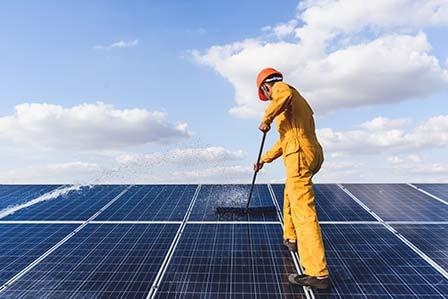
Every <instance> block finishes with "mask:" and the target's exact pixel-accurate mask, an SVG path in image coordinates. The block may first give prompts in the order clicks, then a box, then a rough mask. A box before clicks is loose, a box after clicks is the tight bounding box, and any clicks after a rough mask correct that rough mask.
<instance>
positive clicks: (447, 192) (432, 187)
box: [414, 184, 448, 218]
mask: <svg viewBox="0 0 448 299" xmlns="http://www.w3.org/2000/svg"><path fill="white" fill-rule="evenodd" d="M414 185H415V186H417V187H418V188H421V189H423V190H425V191H427V192H429V193H431V194H432V195H435V196H437V197H439V198H441V199H443V200H445V201H446V202H448V184H414ZM447 218H448V217H447Z"/></svg>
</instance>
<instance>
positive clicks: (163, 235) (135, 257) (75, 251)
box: [1, 224, 179, 298]
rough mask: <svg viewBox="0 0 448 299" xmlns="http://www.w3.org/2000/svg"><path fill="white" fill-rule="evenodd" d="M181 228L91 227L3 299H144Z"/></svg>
mask: <svg viewBox="0 0 448 299" xmlns="http://www.w3.org/2000/svg"><path fill="white" fill-rule="evenodd" d="M178 227H179V225H178V224H163V225H161V224H149V225H148V224H134V225H129V224H102V225H97V224H89V225H87V226H86V227H84V228H83V229H82V230H81V231H80V232H79V233H77V234H76V235H75V236H73V237H72V238H71V239H69V240H68V241H67V242H66V243H64V244H63V245H62V246H61V247H59V248H58V249H57V250H56V251H55V252H53V253H52V254H51V255H49V256H48V257H47V258H46V259H44V260H43V261H42V262H41V263H39V264H38V265H37V266H36V267H35V268H33V269H32V270H31V271H29V272H28V273H26V274H25V275H24V276H22V278H21V279H20V280H18V281H16V282H15V283H14V284H12V285H11V286H10V287H9V288H8V289H6V290H5V292H4V293H2V294H1V296H5V297H11V298H46V297H51V298H70V297H75V298H80V297H82V298H86V297H88V298H93V297H95V298H96V297H110V298H118V297H121V296H123V297H129V298H144V297H145V296H146V294H147V293H148V292H149V289H150V287H151V283H152V280H153V279H154V277H155V275H156V274H157V271H158V270H159V268H160V265H161V263H162V261H163V259H164V257H165V255H166V254H167V251H168V248H169V246H170V245H171V243H172V240H173V238H174V235H175V234H176V231H177V229H178Z"/></svg>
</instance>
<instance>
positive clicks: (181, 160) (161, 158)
mask: <svg viewBox="0 0 448 299" xmlns="http://www.w3.org/2000/svg"><path fill="white" fill-rule="evenodd" d="M245 156H246V154H245V152H244V151H242V150H237V151H231V150H228V149H225V148H223V147H207V148H185V149H174V150H171V151H168V152H155V153H148V154H141V155H135V154H124V155H120V156H118V157H117V158H116V160H117V162H119V163H122V164H128V163H130V164H140V165H143V164H152V165H155V164H156V165H163V164H177V165H179V164H180V165H183V166H185V165H187V166H188V165H191V164H206V163H219V162H227V161H234V160H241V159H243V158H244V157H245Z"/></svg>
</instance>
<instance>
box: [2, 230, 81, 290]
mask: <svg viewBox="0 0 448 299" xmlns="http://www.w3.org/2000/svg"><path fill="white" fill-rule="evenodd" d="M76 227H77V225H73V224H58V225H54V224H10V223H8V224H5V223H0V286H2V285H3V284H4V283H6V282H7V281H8V280H9V279H11V278H12V277H13V276H14V275H16V274H17V273H19V272H20V271H22V270H23V269H25V268H26V267H27V266H28V265H29V264H30V263H31V262H33V261H34V260H35V259H37V258H38V257H39V256H41V255H42V254H43V253H45V252H46V251H47V250H48V249H50V248H51V247H52V246H54V245H55V244H56V243H58V242H59V241H60V240H62V239H63V238H64V237H65V236H66V235H68V234H69V233H70V232H72V231H73V230H74V229H75V228H76ZM0 296H1V295H0Z"/></svg>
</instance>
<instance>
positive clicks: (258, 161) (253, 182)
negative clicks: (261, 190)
mask: <svg viewBox="0 0 448 299" xmlns="http://www.w3.org/2000/svg"><path fill="white" fill-rule="evenodd" d="M266 134H267V132H263V139H262V140H261V146H260V151H259V152H258V159H257V164H258V163H260V159H261V154H262V153H263V147H264V141H265V139H266ZM257 173H258V170H256V171H255V172H254V177H253V178H252V186H251V187H250V192H249V198H248V200H247V205H246V209H249V205H250V200H251V199H252V193H253V192H254V185H255V180H256V178H257Z"/></svg>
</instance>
